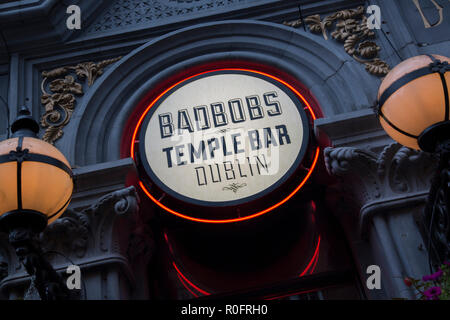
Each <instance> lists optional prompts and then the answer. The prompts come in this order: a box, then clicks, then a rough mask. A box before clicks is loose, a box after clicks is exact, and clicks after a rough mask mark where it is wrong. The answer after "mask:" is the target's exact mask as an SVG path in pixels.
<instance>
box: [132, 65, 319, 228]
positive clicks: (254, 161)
mask: <svg viewBox="0 0 450 320" xmlns="http://www.w3.org/2000/svg"><path fill="white" fill-rule="evenodd" d="M294 91H295V89H293V88H292V87H291V86H289V85H288V84H287V83H285V82H283V81H282V80H279V79H278V78H275V77H272V76H270V75H268V74H265V73H262V72H258V71H252V70H243V69H224V70H215V71H210V72H204V73H202V74H199V75H197V76H193V77H190V78H188V79H186V80H184V81H180V82H179V83H177V84H176V85H174V86H173V87H171V88H170V89H168V90H167V91H166V92H165V93H164V94H162V95H160V96H159V97H158V98H157V99H156V100H155V101H153V102H152V104H151V105H150V106H149V107H148V109H147V111H146V113H145V117H144V116H143V118H141V122H142V124H141V125H140V136H139V150H138V151H139V158H140V162H141V165H142V167H143V168H144V169H145V173H146V175H147V176H148V178H149V179H150V180H151V182H152V184H154V185H156V186H157V187H158V188H159V189H160V190H162V191H163V192H164V193H166V194H167V195H169V196H171V197H173V198H175V199H178V200H180V201H182V202H183V203H188V204H192V205H195V206H202V207H229V206H239V205H242V204H245V203H249V202H252V201H254V200H257V199H260V198H262V197H264V196H266V195H268V194H270V193H271V192H272V191H274V190H275V189H277V188H278V187H280V186H281V185H282V184H283V183H284V182H286V180H287V179H289V178H290V177H291V176H292V175H293V173H294V172H295V171H296V170H297V169H298V168H299V166H300V164H301V163H302V161H303V159H304V157H305V155H306V153H307V150H308V146H309V141H310V125H309V120H308V116H307V114H306V112H305V109H309V111H310V112H311V113H312V111H311V108H310V106H309V105H305V103H306V104H307V102H306V100H304V98H303V97H301V96H299V93H298V92H297V91H295V92H294ZM299 97H301V99H299ZM316 153H317V154H316V159H315V161H314V164H313V166H314V165H315V163H316V161H317V156H318V150H317V152H316ZM312 169H313V168H311V171H312ZM309 175H310V172H309V174H308V175H307V177H309ZM307 177H306V178H305V180H304V181H302V183H304V182H305V181H306V179H307ZM141 186H142V187H143V188H144V191H146V193H147V195H149V196H150V197H151V198H152V200H154V201H155V202H157V203H158V204H159V205H160V206H162V207H163V208H165V209H166V210H168V211H170V212H172V213H175V214H177V215H180V216H183V217H186V216H184V215H183V214H179V213H178V212H175V211H173V210H171V209H169V208H168V207H166V206H164V205H161V204H160V203H159V201H157V200H156V199H154V198H153V197H152V196H151V194H150V193H149V191H148V188H145V186H144V185H143V184H142V183H141ZM187 217H188V218H189V216H187ZM243 219H244V218H243ZM194 220H195V219H194ZM200 220H201V219H200Z"/></svg>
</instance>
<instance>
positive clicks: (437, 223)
mask: <svg viewBox="0 0 450 320" xmlns="http://www.w3.org/2000/svg"><path fill="white" fill-rule="evenodd" d="M436 151H437V152H438V153H439V154H440V162H439V167H438V171H437V172H436V175H435V177H434V179H433V182H432V186H431V189H430V194H429V198H428V203H427V205H426V207H425V216H424V218H425V219H424V221H425V227H426V228H427V237H428V242H429V246H428V247H429V250H428V252H429V254H430V255H431V258H432V259H431V260H432V261H433V262H434V264H437V265H440V264H442V263H443V262H445V261H449V260H450V210H449V209H450V140H447V141H445V142H443V143H440V144H439V145H438V146H437V150H436Z"/></svg>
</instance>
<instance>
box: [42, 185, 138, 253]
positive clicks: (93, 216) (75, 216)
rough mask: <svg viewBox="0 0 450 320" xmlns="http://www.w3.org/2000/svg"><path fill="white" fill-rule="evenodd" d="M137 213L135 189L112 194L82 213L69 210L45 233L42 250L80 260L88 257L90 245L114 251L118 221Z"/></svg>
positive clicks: (126, 189)
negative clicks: (116, 220)
mask: <svg viewBox="0 0 450 320" xmlns="http://www.w3.org/2000/svg"><path fill="white" fill-rule="evenodd" d="M137 210H138V198H137V194H136V190H135V188H134V187H128V188H125V189H121V190H118V191H115V192H112V193H109V194H107V195H105V196H103V197H101V198H100V199H99V200H98V201H97V202H95V203H94V204H92V205H91V206H89V207H87V208H85V209H83V210H81V211H79V212H77V211H74V210H71V209H68V210H67V211H66V212H65V213H64V214H63V215H62V216H61V217H60V218H59V219H57V220H56V221H55V222H53V223H52V224H51V225H49V226H48V227H47V228H46V229H45V231H44V232H42V233H41V235H40V238H39V240H40V243H41V247H42V249H43V251H45V252H64V253H65V254H66V255H71V256H74V257H77V258H81V257H83V256H85V254H86V251H87V250H88V247H89V245H91V246H95V247H96V248H97V249H100V251H103V252H106V251H110V250H112V247H111V237H112V226H113V223H114V220H115V218H116V217H119V216H131V215H133V214H134V213H135V212H137Z"/></svg>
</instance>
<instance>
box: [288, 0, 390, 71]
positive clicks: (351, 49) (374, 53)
mask: <svg viewBox="0 0 450 320" xmlns="http://www.w3.org/2000/svg"><path fill="white" fill-rule="evenodd" d="M364 13H365V8H364V7H363V6H359V7H358V8H356V9H347V10H342V11H338V12H336V13H334V14H332V15H329V16H327V17H325V18H323V19H322V17H321V16H320V15H318V14H316V15H312V16H308V17H306V18H305V19H304V22H305V23H306V24H307V26H308V28H309V30H310V31H311V32H313V33H321V34H322V35H323V37H324V38H325V40H328V33H329V32H330V34H331V37H332V38H334V39H335V40H337V41H339V42H342V43H343V44H344V50H345V51H346V52H347V53H348V54H349V55H350V56H352V57H353V59H355V60H356V61H358V62H359V63H361V64H364V65H365V67H366V71H367V72H369V73H370V74H373V75H375V76H379V77H382V76H385V75H387V74H388V73H389V71H390V67H389V65H388V64H387V63H386V62H385V61H382V60H381V59H380V58H379V51H380V47H379V46H378V45H377V44H376V43H375V42H374V41H371V39H374V38H375V33H374V32H373V31H372V30H370V29H369V27H368V24H367V17H366V16H365V15H364ZM283 24H284V25H287V26H291V27H294V28H298V27H300V26H301V25H302V24H303V21H302V19H298V20H294V21H288V22H284V23H283Z"/></svg>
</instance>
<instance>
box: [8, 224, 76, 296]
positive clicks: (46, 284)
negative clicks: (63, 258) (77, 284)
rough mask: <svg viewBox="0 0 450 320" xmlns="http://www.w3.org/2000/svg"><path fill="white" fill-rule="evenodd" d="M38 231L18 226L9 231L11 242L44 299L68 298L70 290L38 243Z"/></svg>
mask: <svg viewBox="0 0 450 320" xmlns="http://www.w3.org/2000/svg"><path fill="white" fill-rule="evenodd" d="M35 237H36V233H34V232H33V231H32V230H31V228H16V229H13V230H11V231H10V233H9V242H10V244H11V245H12V246H13V247H14V248H15V250H16V254H17V257H18V258H19V260H20V262H21V263H22V264H23V266H24V267H25V269H26V271H27V272H28V274H29V275H30V276H31V277H32V278H33V280H34V285H35V287H36V289H37V291H38V293H39V296H40V297H41V299H42V300H68V299H70V291H69V289H68V288H67V286H66V285H65V283H64V281H63V279H62V278H61V277H60V276H59V275H58V273H57V272H56V271H55V270H54V269H53V267H52V266H51V264H50V263H49V262H48V261H47V260H46V259H45V258H44V256H43V252H42V250H41V249H40V248H39V247H38V246H37V245H36V243H37V242H36V239H35Z"/></svg>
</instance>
